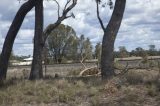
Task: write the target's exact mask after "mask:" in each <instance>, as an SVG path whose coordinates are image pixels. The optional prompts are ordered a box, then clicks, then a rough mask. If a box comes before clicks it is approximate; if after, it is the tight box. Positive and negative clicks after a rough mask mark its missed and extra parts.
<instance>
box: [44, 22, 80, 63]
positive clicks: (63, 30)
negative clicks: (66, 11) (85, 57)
mask: <svg viewBox="0 0 160 106" xmlns="http://www.w3.org/2000/svg"><path fill="white" fill-rule="evenodd" d="M76 41H78V37H77V36H76V32H75V31H74V29H73V28H72V27H70V26H68V25H64V24H60V25H59V26H58V27H57V28H55V29H54V30H53V31H52V32H51V33H50V34H49V36H48V39H47V41H46V45H47V48H48V49H49V53H50V54H51V56H52V57H53V58H54V60H55V62H56V63H61V61H62V58H67V57H68V56H69V55H72V56H73V53H72V52H74V53H75V54H74V55H76V51H77V46H76V45H75V42H76Z"/></svg>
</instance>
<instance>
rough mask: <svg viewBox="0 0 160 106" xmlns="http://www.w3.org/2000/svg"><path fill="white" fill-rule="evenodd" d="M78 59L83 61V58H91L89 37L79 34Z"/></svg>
mask: <svg viewBox="0 0 160 106" xmlns="http://www.w3.org/2000/svg"><path fill="white" fill-rule="evenodd" d="M78 48H79V59H80V60H81V61H85V59H91V58H92V44H91V42H90V39H89V38H85V37H84V35H81V36H80V39H79V43H78Z"/></svg>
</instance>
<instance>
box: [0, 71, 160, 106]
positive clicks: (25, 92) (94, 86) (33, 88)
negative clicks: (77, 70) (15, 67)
mask: <svg viewBox="0 0 160 106" xmlns="http://www.w3.org/2000/svg"><path fill="white" fill-rule="evenodd" d="M157 75H158V72H157V71H153V70H152V71H146V70H131V71H129V72H128V73H126V74H125V75H124V76H121V77H115V78H112V79H110V80H109V81H101V79H100V77H89V78H86V77H82V78H77V77H76V78H59V79H54V78H52V79H45V80H39V81H28V80H24V79H23V77H19V78H18V79H17V78H11V79H8V80H7V81H6V82H4V84H3V85H1V87H0V105H2V106H10V105H12V106H159V104H160V79H158V78H157Z"/></svg>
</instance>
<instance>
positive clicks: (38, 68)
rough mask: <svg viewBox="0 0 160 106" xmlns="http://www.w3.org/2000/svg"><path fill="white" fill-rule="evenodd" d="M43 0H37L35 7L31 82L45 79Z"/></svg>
mask: <svg viewBox="0 0 160 106" xmlns="http://www.w3.org/2000/svg"><path fill="white" fill-rule="evenodd" d="M42 37H43V0H37V1H36V5H35V35H34V50H33V61H32V68H31V73H30V77H29V79H30V80H35V79H41V78H43V70H42V52H43V39H42Z"/></svg>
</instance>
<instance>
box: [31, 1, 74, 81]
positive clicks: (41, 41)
mask: <svg viewBox="0 0 160 106" xmlns="http://www.w3.org/2000/svg"><path fill="white" fill-rule="evenodd" d="M53 1H55V3H56V4H57V5H58V9H57V14H58V18H57V21H56V22H55V23H54V24H50V25H49V26H48V27H47V28H46V29H45V30H44V32H43V33H42V29H43V27H42V25H43V22H42V21H43V18H42V17H43V12H42V11H43V2H42V3H41V4H39V6H37V10H36V11H37V15H36V19H37V20H39V21H41V22H40V23H38V22H37V23H36V24H37V26H35V27H37V28H35V37H34V53H33V61H32V68H31V73H30V77H29V79H30V80H35V79H40V78H43V71H42V53H44V52H43V48H44V46H45V41H46V39H47V38H48V36H49V34H50V33H51V32H52V30H54V29H55V28H56V27H58V25H60V24H61V22H62V21H63V20H65V19H67V18H70V17H74V14H73V13H72V14H71V15H68V12H70V11H71V10H72V9H73V8H74V7H75V5H76V4H77V0H67V1H66V4H65V6H64V8H63V11H62V14H61V15H60V4H59V2H58V1H57V0H53ZM38 24H39V25H38Z"/></svg>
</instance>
